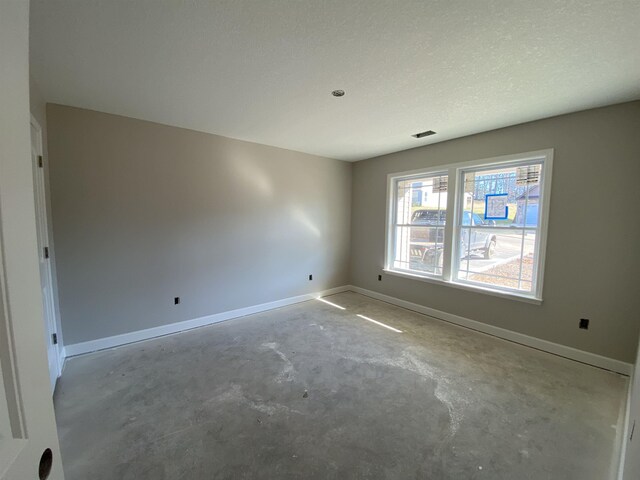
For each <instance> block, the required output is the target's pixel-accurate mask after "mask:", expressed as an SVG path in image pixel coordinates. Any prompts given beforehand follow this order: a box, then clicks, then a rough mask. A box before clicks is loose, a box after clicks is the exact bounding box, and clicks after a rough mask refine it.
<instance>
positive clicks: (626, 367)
mask: <svg viewBox="0 0 640 480" xmlns="http://www.w3.org/2000/svg"><path fill="white" fill-rule="evenodd" d="M346 291H352V292H356V293H360V294H362V295H366V296H368V297H371V298H375V299H377V300H382V301H383V302H387V303H391V304H393V305H397V306H399V307H403V308H406V309H408V310H413V311H414V312H418V313H422V314H424V315H428V316H430V317H434V318H437V319H439V320H444V321H447V322H450V323H454V324H456V325H460V326H463V327H466V328H470V329H473V330H476V331H479V332H482V333H486V334H489V335H493V336H495V337H499V338H502V339H505V340H509V341H512V342H515V343H520V344H522V345H526V346H528V347H533V348H537V349H538V350H542V351H545V352H549V353H553V354H555V355H559V356H561V357H566V358H569V359H571V360H576V361H578V362H582V363H586V364H588V365H593V366H595V367H600V368H604V369H606V370H611V371H614V372H617V373H621V374H623V375H630V374H631V372H632V371H633V365H632V364H630V363H625V362H621V361H620V360H614V359H612V358H608V357H603V356H601V355H597V354H595V353H589V352H585V351H583V350H578V349H577V348H573V347H567V346H565V345H560V344H558V343H553V342H549V341H547V340H542V339H539V338H535V337H531V336H529V335H525V334H523V333H518V332H513V331H511V330H507V329H504V328H500V327H495V326H493V325H489V324H486V323H482V322H478V321H476V320H471V319H469V318H465V317H461V316H459V315H454V314H451V313H447V312H443V311H440V310H436V309H434V308H430V307H425V306H424V305H419V304H417V303H412V302H408V301H406V300H401V299H399V298H395V297H391V296H389V295H385V294H383V293H378V292H374V291H373V290H367V289H364V288H361V287H356V286H354V285H344V286H341V287H336V288H331V289H329V290H324V291H321V292H316V293H308V294H305V295H299V296H297V297H290V298H285V299H282V300H276V301H274V302H268V303H262V304H260V305H254V306H251V307H245V308H239V309H237V310H230V311H228V312H222V313H216V314H214V315H207V316H205V317H200V318H195V319H193V320H186V321H184V322H177V323H172V324H169V325H162V326H160V327H154V328H149V329H146V330H138V331H136V332H130V333H124V334H122V335H115V336H113V337H107V338H99V339H97V340H90V341H88V342H82V343H75V344H72V345H65V347H64V354H65V356H64V357H63V358H62V359H61V360H62V361H64V359H65V358H66V357H73V356H76V355H82V354H84V353H90V352H95V351H97V350H104V349H107V348H113V347H118V346H121V345H126V344H129V343H134V342H139V341H142V340H149V339H151V338H156V337H162V336H164V335H169V334H172V333H178V332H182V331H185V330H191V329H192V328H198V327H203V326H206V325H212V324H214V323H218V322H223V321H225V320H230V319H233V318H238V317H244V316H245V315H251V314H254V313H260V312H265V311H267V310H273V309H274V308H280V307H285V306H287V305H293V304H295V303H300V302H306V301H307V300H312V299H314V298H317V297H322V296H326V295H333V294H336V293H342V292H346Z"/></svg>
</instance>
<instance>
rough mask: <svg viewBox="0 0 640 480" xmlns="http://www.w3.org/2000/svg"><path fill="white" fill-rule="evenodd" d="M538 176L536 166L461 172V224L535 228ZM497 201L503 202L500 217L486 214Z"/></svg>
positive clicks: (539, 172) (538, 169) (538, 164)
mask: <svg viewBox="0 0 640 480" xmlns="http://www.w3.org/2000/svg"><path fill="white" fill-rule="evenodd" d="M527 172H528V173H529V174H528V176H527ZM531 172H533V173H531ZM541 174H542V164H540V163H536V164H531V165H525V166H512V167H501V168H495V169H491V170H478V171H471V172H465V174H464V200H463V204H464V211H465V213H464V214H463V215H464V216H463V219H462V225H469V224H470V223H471V224H472V225H474V226H478V225H479V224H487V225H491V226H497V227H509V228H511V227H523V226H524V227H533V228H535V227H537V226H538V221H539V220H538V203H539V200H540V181H539V180H540V178H541V177H540V175H541ZM498 200H503V201H504V202H505V203H506V211H505V214H504V215H496V213H497V212H496V211H487V205H489V207H492V206H495V203H496V201H498ZM472 215H473V220H472V219H471V218H470V216H472ZM505 217H506V218H505Z"/></svg>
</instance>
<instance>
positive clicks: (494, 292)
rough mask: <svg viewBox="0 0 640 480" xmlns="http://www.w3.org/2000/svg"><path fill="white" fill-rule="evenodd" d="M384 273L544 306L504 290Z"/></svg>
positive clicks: (400, 273)
mask: <svg viewBox="0 0 640 480" xmlns="http://www.w3.org/2000/svg"><path fill="white" fill-rule="evenodd" d="M383 271H384V272H385V273H387V274H389V275H395V276H397V277H403V278H410V279H412V280H418V281H421V282H427V283H435V284H436V285H444V286H447V287H453V288H457V289H459V290H466V291H468V292H475V293H482V294H485V295H491V296H494V297H499V298H505V299H508V300H516V301H518V302H525V303H531V304H533V305H542V299H541V298H536V297H532V296H529V295H520V294H517V293H511V292H503V291H502V290H495V289H492V288H486V287H480V286H475V285H467V284H464V283H457V282H451V281H448V280H443V279H441V278H435V277H428V276H425V275H417V274H414V273H410V272H404V271H400V270H391V269H389V268H384V269H383Z"/></svg>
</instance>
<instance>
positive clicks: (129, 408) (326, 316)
mask: <svg viewBox="0 0 640 480" xmlns="http://www.w3.org/2000/svg"><path fill="white" fill-rule="evenodd" d="M326 300H328V301H330V302H333V303H334V304H336V305H339V306H341V307H344V308H345V310H341V309H339V308H337V307H335V306H332V305H330V304H326V303H324V302H321V301H317V300H313V301H309V302H305V303H302V304H297V305H293V306H290V307H285V308H281V309H278V310H272V311H270V312H265V313H261V314H256V315H251V316H248V317H243V318H240V319H235V320H231V321H228V322H225V323H220V324H216V325H212V326H210V327H204V328H200V329H197V330H192V331H189V332H184V333H181V334H178V335H173V336H168V337H163V338H159V339H155V340H150V341H147V342H143V343H138V344H133V345H129V346H124V347H120V348H117V349H113V350H107V351H103V352H98V353H94V354H90V355H85V356H82V357H77V358H73V359H71V360H70V361H69V362H68V363H67V366H66V369H65V372H64V375H63V377H62V378H61V379H60V383H59V385H58V389H57V391H56V395H55V406H56V416H57V421H58V428H59V432H60V440H61V445H62V455H63V462H64V468H65V471H66V478H67V480H88V479H92V480H116V479H117V480H130V479H136V480H151V479H154V480H161V479H171V480H178V479H214V478H215V479H244V478H251V479H256V478H260V479H289V478H303V479H355V478H358V479H365V478H366V479H377V478H385V479H410V478H411V479H413V478H415V479H418V478H420V479H422V478H428V479H483V478H484V479H492V480H495V479H518V480H523V479H536V480H537V479H580V480H587V479H594V480H603V479H606V478H610V475H611V473H612V471H613V466H614V464H615V462H614V457H615V454H614V450H615V448H614V444H615V439H616V435H617V434H616V428H620V427H618V423H619V413H620V411H621V407H622V405H623V402H624V400H625V395H626V388H627V378H626V377H624V376H621V375H617V374H614V373H611V372H608V371H604V370H600V369H597V368H594V367H590V366H587V365H583V364H580V363H577V362H574V361H571V360H567V359H564V358H560V357H557V356H554V355H550V354H546V353H543V352H540V351H537V350H534V349H531V348H527V347H524V346H521V345H516V344H513V343H510V342H506V341H503V340H499V339H496V338H493V337H490V336H487V335H483V334H480V333H476V332H473V331H471V330H467V329H464V328H460V327H457V326H454V325H450V324H447V323H445V322H442V321H439V320H434V319H431V318H429V317H425V316H423V315H420V314H417V313H413V312H410V311H408V310H404V309H401V308H397V307H395V306H392V305H389V304H386V303H382V302H379V301H377V300H373V299H371V298H368V297H365V296H362V295H358V294H355V293H351V292H347V293H342V294H338V295H333V296H331V297H326ZM357 314H360V315H363V316H365V317H368V318H370V319H373V320H376V321H379V322H382V323H385V324H387V325H390V326H392V327H394V328H396V329H399V330H401V331H402V333H398V332H394V331H392V330H389V329H387V328H384V327H383V326H381V325H378V324H376V323H372V322H370V321H368V320H366V319H364V318H362V317H358V316H357Z"/></svg>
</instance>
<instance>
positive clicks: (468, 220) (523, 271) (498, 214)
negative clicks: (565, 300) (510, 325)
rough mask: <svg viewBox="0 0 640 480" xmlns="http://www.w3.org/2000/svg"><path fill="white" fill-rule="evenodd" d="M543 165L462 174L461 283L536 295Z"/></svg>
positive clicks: (508, 167)
mask: <svg viewBox="0 0 640 480" xmlns="http://www.w3.org/2000/svg"><path fill="white" fill-rule="evenodd" d="M541 173H542V164H541V163H532V164H528V165H524V166H522V165H518V166H507V167H496V168H488V169H487V168H485V169H478V170H474V171H466V172H464V175H463V184H464V198H463V200H462V201H463V205H464V209H463V212H462V214H461V215H460V218H459V219H458V228H459V238H460V245H458V246H457V248H458V254H459V269H458V272H457V277H456V278H457V279H458V280H465V281H468V282H474V283H480V284H484V285H486V286H488V287H497V288H499V289H509V290H518V291H521V292H525V293H534V291H533V289H534V286H535V273H536V272H535V268H536V265H537V264H538V259H537V258H535V256H536V238H537V236H538V235H537V232H538V226H539V223H540V219H539V211H538V205H539V201H540V192H541V189H540V178H541V177H540V175H541Z"/></svg>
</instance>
